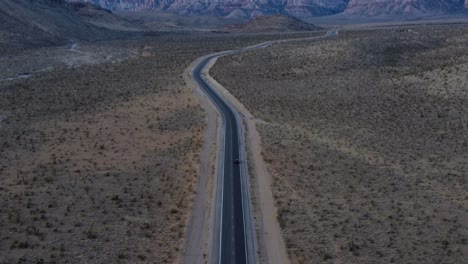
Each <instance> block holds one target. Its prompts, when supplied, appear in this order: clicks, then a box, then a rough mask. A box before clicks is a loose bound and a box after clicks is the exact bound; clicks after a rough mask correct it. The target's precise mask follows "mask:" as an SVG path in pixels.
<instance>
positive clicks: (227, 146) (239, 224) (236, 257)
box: [193, 56, 246, 263]
mask: <svg viewBox="0 0 468 264" xmlns="http://www.w3.org/2000/svg"><path fill="white" fill-rule="evenodd" d="M213 57H214V56H213ZM213 57H208V58H206V59H204V60H203V61H202V62H201V63H200V64H198V66H197V67H195V69H194V71H193V78H194V80H195V81H196V82H197V84H198V85H199V86H200V88H201V89H203V92H205V93H206V94H207V95H208V96H209V97H210V99H211V101H212V102H213V103H214V104H215V105H216V107H217V108H218V110H219V111H220V113H221V114H222V116H223V122H224V129H225V134H224V162H223V163H224V168H223V179H221V181H222V183H221V184H222V197H221V199H222V203H221V221H220V222H221V224H220V225H221V227H220V243H221V245H220V250H219V251H220V255H219V258H220V260H219V263H246V250H245V246H246V245H245V235H244V219H243V215H244V214H243V202H242V193H241V175H240V168H239V167H240V166H242V165H241V164H235V163H234V160H235V159H240V155H239V144H238V142H239V134H238V131H239V130H238V124H237V120H236V117H235V115H234V112H233V111H232V109H231V108H230V107H229V106H228V105H227V104H226V103H225V101H224V100H223V99H221V97H220V96H219V95H218V94H217V93H216V92H215V91H214V89H212V88H211V87H210V86H209V84H208V83H207V82H206V81H205V80H204V79H203V78H202V71H203V69H204V68H205V67H206V65H207V64H208V62H209V61H210V60H211V59H212V58H213Z"/></svg>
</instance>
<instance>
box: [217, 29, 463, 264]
mask: <svg viewBox="0 0 468 264" xmlns="http://www.w3.org/2000/svg"><path fill="white" fill-rule="evenodd" d="M411 30H412V31H408V30H406V31H398V30H365V31H349V32H340V37H339V38H337V39H330V40H324V41H321V42H315V43H313V44H311V43H303V44H297V43H290V44H282V45H281V46H274V47H271V48H269V49H265V50H261V51H255V52H249V53H245V54H241V55H236V56H232V57H226V58H222V59H220V60H219V61H218V64H217V65H216V67H214V68H213V69H212V75H213V76H214V78H215V79H217V80H218V81H219V82H220V83H221V84H222V85H224V86H225V87H226V88H227V89H228V90H229V91H230V92H231V93H232V94H233V95H234V96H235V97H236V98H238V99H239V101H240V102H241V103H242V104H243V105H245V106H246V107H247V108H248V109H249V110H250V111H251V113H252V114H253V115H254V116H255V117H257V118H259V119H260V122H258V123H257V129H258V131H259V132H260V136H261V140H262V146H263V152H262V155H263V158H264V159H265V161H266V162H267V169H268V171H269V172H270V173H271V174H272V177H273V184H272V191H273V195H274V199H275V202H276V206H277V207H278V208H279V210H278V220H279V223H280V226H281V229H282V233H283V236H284V239H285V242H286V247H287V249H288V254H289V256H290V258H291V261H292V262H293V263H310V261H313V262H314V263H320V262H323V263H462V262H463V261H464V259H466V257H467V256H468V246H467V240H466V237H467V235H468V230H467V221H468V220H467V219H468V214H467V212H468V208H467V203H466V199H467V197H466V191H467V185H466V175H465V174H466V171H468V163H467V162H466V160H468V148H467V146H468V145H467V144H468V143H467V142H468V138H467V135H468V128H467V126H466V124H467V123H468V96H467V90H466V87H468V76H467V75H466V67H467V66H468V55H467V54H468V51H467V50H466V42H467V41H468V31H467V28H466V27H464V26H454V25H451V26H450V25H449V26H447V25H445V26H438V25H433V26H422V27H419V28H415V27H412V28H411Z"/></svg>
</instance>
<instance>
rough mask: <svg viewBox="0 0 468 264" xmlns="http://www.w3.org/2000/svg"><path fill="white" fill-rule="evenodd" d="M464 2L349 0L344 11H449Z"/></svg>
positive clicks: (460, 8) (402, 13) (352, 13)
mask: <svg viewBox="0 0 468 264" xmlns="http://www.w3.org/2000/svg"><path fill="white" fill-rule="evenodd" d="M464 2H465V3H464ZM464 4H465V5H466V1H465V0H350V1H349V4H348V7H347V8H346V10H345V11H344V13H345V14H350V15H365V16H376V15H422V14H434V13H436V14H437V13H451V12H456V11H459V10H462V9H463V5H464Z"/></svg>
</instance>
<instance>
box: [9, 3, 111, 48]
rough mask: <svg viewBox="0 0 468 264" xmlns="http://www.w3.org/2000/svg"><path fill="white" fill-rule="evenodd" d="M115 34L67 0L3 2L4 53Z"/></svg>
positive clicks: (101, 37)
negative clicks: (66, 0) (79, 13)
mask: <svg viewBox="0 0 468 264" xmlns="http://www.w3.org/2000/svg"><path fill="white" fill-rule="evenodd" d="M114 35H115V32H112V31H110V30H107V29H103V28H99V27H97V26H95V25H92V24H91V23H89V22H86V21H84V20H83V19H82V18H81V17H80V16H78V15H77V14H76V13H75V12H74V10H73V9H72V8H71V6H70V5H69V4H68V3H66V2H65V0H36V1H32V0H14V1H13V0H2V1H0V54H1V53H5V52H7V51H9V50H12V49H13V50H15V49H24V48H28V47H34V46H45V45H58V44H65V43H67V42H70V41H73V40H98V39H104V38H108V37H111V36H114Z"/></svg>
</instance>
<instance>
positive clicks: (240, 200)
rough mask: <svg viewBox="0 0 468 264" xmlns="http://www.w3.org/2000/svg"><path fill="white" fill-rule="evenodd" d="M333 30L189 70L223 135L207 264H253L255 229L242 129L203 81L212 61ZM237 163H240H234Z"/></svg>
mask: <svg viewBox="0 0 468 264" xmlns="http://www.w3.org/2000/svg"><path fill="white" fill-rule="evenodd" d="M337 34H338V31H337V30H331V31H328V32H327V34H326V35H325V36H322V37H307V38H300V39H284V40H276V41H267V42H263V43H260V44H257V45H254V46H250V47H246V48H243V49H239V50H231V51H224V52H219V53H215V54H211V55H208V56H206V57H204V58H203V59H201V60H200V62H199V63H198V64H197V65H196V66H195V67H194V68H193V71H192V74H191V75H192V78H193V80H194V81H195V82H196V83H197V85H198V86H199V88H200V89H201V90H202V92H203V93H204V94H205V95H206V96H207V97H208V98H209V99H210V101H211V102H212V103H213V104H214V105H215V106H216V108H217V109H218V111H219V113H220V114H221V115H222V117H223V118H222V127H223V133H222V135H221V139H222V140H223V143H221V146H219V147H220V148H222V150H223V152H222V155H221V156H220V157H219V158H221V159H222V163H218V165H219V167H218V179H217V182H218V184H217V185H218V186H217V189H218V190H219V191H218V192H217V194H216V200H217V206H215V207H216V209H215V212H214V214H215V219H216V220H215V221H214V225H215V226H214V227H213V233H214V237H213V243H212V245H213V251H212V254H211V260H210V263H213V264H215V263H216V264H231V263H232V264H243V263H250V264H254V263H257V252H256V251H257V250H256V235H255V226H254V224H253V221H252V217H251V215H252V212H251V201H250V190H249V179H248V176H247V167H246V166H247V163H246V160H245V146H244V140H243V139H244V137H243V130H242V126H241V125H240V124H239V119H240V117H239V115H238V113H237V112H235V111H236V110H235V109H234V108H233V107H232V106H231V105H230V104H229V103H228V102H227V100H226V99H225V98H223V96H221V95H220V94H219V93H218V91H217V90H216V88H214V87H212V84H210V82H209V81H208V80H207V79H206V78H205V77H204V72H206V71H207V70H208V69H209V67H210V63H212V62H213V60H215V59H217V58H219V57H221V56H226V55H232V54H237V53H241V52H245V51H251V50H256V49H262V48H266V47H268V46H270V45H272V44H275V43H283V42H289V41H297V40H313V39H319V38H323V37H330V36H336V35H337ZM236 159H238V160H240V163H235V162H234V161H235V160H236Z"/></svg>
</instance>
